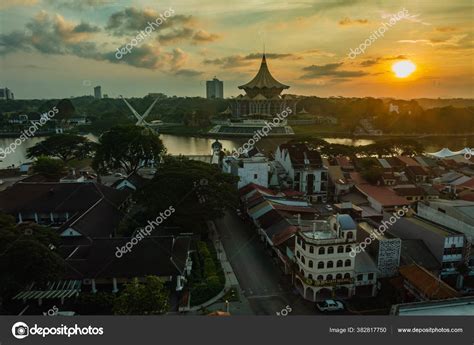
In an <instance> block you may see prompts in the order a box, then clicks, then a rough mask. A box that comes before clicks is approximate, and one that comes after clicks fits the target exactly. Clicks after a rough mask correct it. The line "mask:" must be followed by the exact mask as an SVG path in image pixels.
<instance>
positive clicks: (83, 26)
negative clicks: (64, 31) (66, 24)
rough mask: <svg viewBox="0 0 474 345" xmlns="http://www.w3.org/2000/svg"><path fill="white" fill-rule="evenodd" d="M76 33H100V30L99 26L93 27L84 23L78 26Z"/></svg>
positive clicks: (75, 29)
mask: <svg viewBox="0 0 474 345" xmlns="http://www.w3.org/2000/svg"><path fill="white" fill-rule="evenodd" d="M73 31H74V32H77V33H80V32H99V31H100V28H99V27H98V26H94V25H91V24H89V23H84V22H82V23H81V24H78V25H76V27H75V28H74V30H73Z"/></svg>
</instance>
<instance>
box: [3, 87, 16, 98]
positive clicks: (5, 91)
mask: <svg viewBox="0 0 474 345" xmlns="http://www.w3.org/2000/svg"><path fill="white" fill-rule="evenodd" d="M0 99H2V100H11V99H15V96H14V95H13V92H11V90H10V89H9V88H7V87H6V88H2V89H0Z"/></svg>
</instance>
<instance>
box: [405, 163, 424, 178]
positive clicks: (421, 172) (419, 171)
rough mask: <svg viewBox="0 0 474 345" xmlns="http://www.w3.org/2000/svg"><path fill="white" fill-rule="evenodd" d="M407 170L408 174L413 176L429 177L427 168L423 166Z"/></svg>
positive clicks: (407, 168)
mask: <svg viewBox="0 0 474 345" xmlns="http://www.w3.org/2000/svg"><path fill="white" fill-rule="evenodd" d="M405 170H407V171H408V172H411V173H412V174H413V175H422V176H427V175H428V173H427V172H426V170H425V168H423V167H422V166H421V165H417V166H416V165H411V166H407V167H406V168H405Z"/></svg>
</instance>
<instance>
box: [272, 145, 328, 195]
mask: <svg viewBox="0 0 474 345" xmlns="http://www.w3.org/2000/svg"><path fill="white" fill-rule="evenodd" d="M275 161H277V162H279V163H280V164H281V166H282V167H283V168H284V169H285V172H286V174H287V175H288V179H289V181H290V187H291V188H292V189H294V190H296V191H300V192H304V193H305V194H306V195H307V196H309V197H310V198H311V199H313V200H316V201H323V202H325V201H326V199H327V189H328V172H327V169H326V168H325V167H324V166H323V164H322V159H321V154H320V153H319V152H318V151H317V150H311V149H310V148H309V147H308V146H307V145H306V144H303V143H299V144H281V145H280V146H278V147H277V149H276V152H275Z"/></svg>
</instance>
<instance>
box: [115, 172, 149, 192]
mask: <svg viewBox="0 0 474 345" xmlns="http://www.w3.org/2000/svg"><path fill="white" fill-rule="evenodd" d="M148 181H149V180H148V179H146V178H144V177H142V176H141V175H140V174H138V173H137V172H133V173H131V174H130V175H128V176H127V177H125V178H121V179H119V180H117V181H115V182H114V183H113V184H112V186H111V187H112V188H115V189H118V190H125V189H126V188H128V189H129V190H132V191H135V190H137V189H140V188H142V187H143V186H145V185H146V183H147V182H148Z"/></svg>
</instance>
